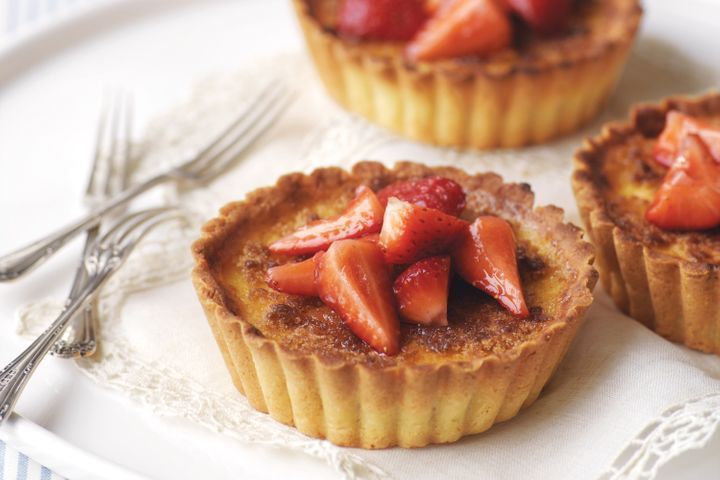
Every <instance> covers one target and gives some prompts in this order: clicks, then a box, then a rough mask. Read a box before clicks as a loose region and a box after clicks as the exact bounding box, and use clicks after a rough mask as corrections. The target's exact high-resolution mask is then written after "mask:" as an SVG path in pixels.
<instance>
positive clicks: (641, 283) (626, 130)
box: [573, 93, 720, 354]
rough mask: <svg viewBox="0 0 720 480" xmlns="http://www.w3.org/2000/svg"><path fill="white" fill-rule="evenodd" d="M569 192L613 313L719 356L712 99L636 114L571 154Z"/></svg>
mask: <svg viewBox="0 0 720 480" xmlns="http://www.w3.org/2000/svg"><path fill="white" fill-rule="evenodd" d="M573 188H574V190H575V197H576V199H577V203H578V207H579V209H580V212H581V214H582V216H583V220H584V222H585V225H586V227H587V230H588V233H589V235H590V237H591V239H592V240H593V242H594V243H595V245H596V246H597V248H598V268H599V270H600V276H601V279H602V283H603V286H604V287H605V290H607V291H608V292H609V294H610V295H611V296H612V298H613V300H614V301H615V304H616V305H617V306H618V307H619V308H620V309H621V310H622V311H623V312H625V313H627V314H628V315H630V316H631V317H633V318H635V319H636V320H639V321H640V322H642V323H643V324H645V325H646V326H648V327H649V328H651V329H653V330H654V331H656V332H657V333H659V334H660V335H662V336H664V337H666V338H668V339H669V340H672V341H674V342H679V343H684V344H685V345H687V346H689V347H692V348H695V349H698V350H702V351H705V352H713V353H716V354H720V335H718V332H720V309H719V308H718V305H720V95H719V94H717V93H713V94H709V95H705V96H702V97H698V98H672V99H668V100H666V101H664V102H662V103H660V104H658V105H641V106H638V107H636V108H634V109H633V110H632V112H631V115H630V120H629V121H627V122H623V123H615V124H610V125H607V126H606V127H605V128H604V130H603V132H602V134H601V135H600V136H598V137H597V138H593V139H591V140H589V141H588V142H586V144H585V146H584V147H583V148H582V149H581V150H579V151H578V152H577V154H576V155H575V172H574V175H573Z"/></svg>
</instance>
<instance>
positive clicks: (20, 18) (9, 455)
mask: <svg viewBox="0 0 720 480" xmlns="http://www.w3.org/2000/svg"><path fill="white" fill-rule="evenodd" d="M93 1H96V0H0V46H1V45H3V44H7V43H8V42H10V41H12V40H14V39H15V38H17V37H18V36H20V35H22V33H23V32H25V31H27V30H28V29H31V28H32V27H34V26H36V25H37V24H38V23H40V22H43V23H45V22H50V21H52V17H53V16H56V15H59V14H61V13H65V14H67V13H68V11H69V10H70V9H71V8H73V7H75V6H81V5H87V4H88V3H90V2H93ZM0 480H64V479H63V477H60V476H59V475H57V474H55V473H53V472H51V471H50V470H49V469H47V468H46V467H43V466H42V465H40V464H39V463H37V462H35V461H33V460H32V459H30V458H28V457H27V455H25V454H23V453H21V452H18V451H17V450H15V449H13V448H11V447H10V446H8V445H6V444H5V443H3V442H2V441H0Z"/></svg>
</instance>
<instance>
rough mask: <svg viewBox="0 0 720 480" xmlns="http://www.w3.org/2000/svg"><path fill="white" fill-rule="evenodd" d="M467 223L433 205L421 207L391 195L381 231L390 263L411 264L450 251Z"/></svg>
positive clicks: (386, 255) (381, 240) (382, 245)
mask: <svg viewBox="0 0 720 480" xmlns="http://www.w3.org/2000/svg"><path fill="white" fill-rule="evenodd" d="M465 228H467V222H465V221H463V220H460V219H458V218H455V217H453V216H451V215H448V214H447V213H443V212H441V211H440V210H435V209H434V208H426V207H419V206H417V205H413V204H412V203H408V202H403V201H402V200H398V199H397V198H393V197H391V198H390V199H389V200H388V204H387V208H386V209H385V217H384V219H383V227H382V230H381V231H380V246H381V247H382V248H383V250H384V251H385V260H386V261H387V262H388V263H393V264H399V263H411V262H414V261H416V260H419V259H421V258H424V257H430V256H432V255H438V254H440V253H445V252H447V251H448V250H449V249H450V247H451V246H452V245H453V244H454V243H455V241H456V240H457V238H458V236H460V235H461V234H462V232H463V230H465Z"/></svg>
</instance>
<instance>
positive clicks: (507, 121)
mask: <svg viewBox="0 0 720 480" xmlns="http://www.w3.org/2000/svg"><path fill="white" fill-rule="evenodd" d="M293 2H294V5H295V10H296V12H297V16H298V19H299V21H300V26H301V28H302V31H303V34H304V36H305V40H306V43H307V46H308V49H309V51H310V54H311V56H312V58H313V60H314V63H315V67H316V69H317V72H318V74H319V76H320V79H321V80H322V82H323V84H324V86H325V88H326V90H327V91H328V93H329V94H330V95H331V96H332V97H333V98H334V99H335V100H336V101H337V102H338V103H339V104H340V105H342V106H343V107H345V108H347V109H348V110H350V111H353V112H356V113H358V114H360V115H362V116H364V117H366V118H368V119H369V120H371V121H373V122H376V123H378V124H380V125H382V126H384V127H386V128H389V129H390V130H393V131H395V132H398V133H400V134H402V135H405V136H407V137H410V138H412V139H416V140H420V141H424V142H429V143H434V144H438V145H444V146H455V147H471V148H495V147H518V146H522V145H527V144H531V143H539V142H544V141H547V140H549V139H551V138H554V137H557V136H559V135H562V134H565V133H568V132H571V131H573V130H575V129H577V128H578V127H579V126H580V125H582V124H583V123H585V122H587V121H588V120H589V119H591V118H592V117H593V116H594V115H595V114H596V113H597V112H598V110H599V109H600V107H601V106H602V105H603V104H604V102H605V100H606V99H607V98H608V96H609V95H610V94H611V93H612V91H613V89H614V86H615V83H616V81H617V79H618V77H619V75H620V73H621V71H622V68H623V66H624V64H625V60H626V58H627V55H628V53H629V51H630V48H631V46H632V43H633V40H634V38H635V34H636V32H637V28H638V24H639V22H640V17H641V15H642V10H641V8H640V5H639V3H638V0H293Z"/></svg>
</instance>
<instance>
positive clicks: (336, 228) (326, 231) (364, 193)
mask: <svg viewBox="0 0 720 480" xmlns="http://www.w3.org/2000/svg"><path fill="white" fill-rule="evenodd" d="M382 219H383V206H382V205H380V202H379V201H378V199H377V197H376V196H375V194H374V193H373V191H372V190H370V189H369V188H368V187H360V188H358V190H357V196H356V197H355V199H353V201H352V202H350V205H348V207H347V208H346V209H345V211H344V212H343V213H342V215H338V216H336V217H333V218H327V219H322V220H317V221H315V222H311V223H309V224H307V225H305V226H304V227H300V228H299V229H297V230H296V231H295V232H294V233H292V234H290V235H288V236H286V237H283V238H281V239H280V240H277V241H275V242H273V243H272V244H271V245H270V246H269V247H268V248H270V251H271V252H273V253H284V254H289V255H304V254H307V253H315V252H317V251H320V250H325V249H326V248H328V247H329V246H330V244H331V243H332V242H334V241H335V240H342V239H344V238H357V237H361V236H363V235H367V234H370V233H376V232H379V231H380V226H381V225H382Z"/></svg>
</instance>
